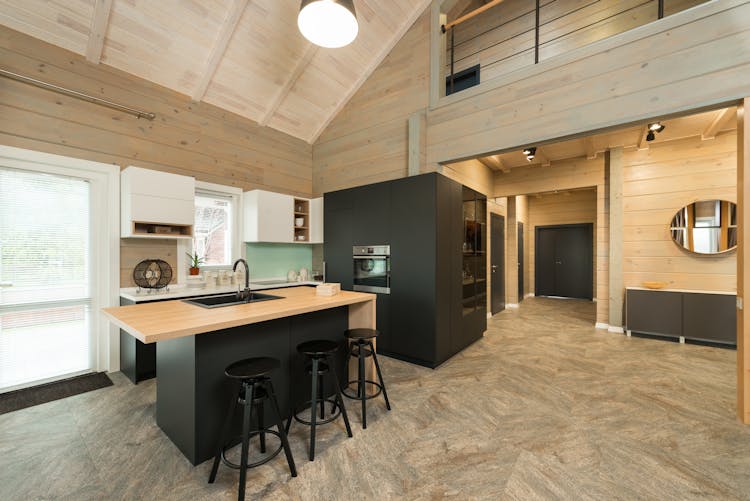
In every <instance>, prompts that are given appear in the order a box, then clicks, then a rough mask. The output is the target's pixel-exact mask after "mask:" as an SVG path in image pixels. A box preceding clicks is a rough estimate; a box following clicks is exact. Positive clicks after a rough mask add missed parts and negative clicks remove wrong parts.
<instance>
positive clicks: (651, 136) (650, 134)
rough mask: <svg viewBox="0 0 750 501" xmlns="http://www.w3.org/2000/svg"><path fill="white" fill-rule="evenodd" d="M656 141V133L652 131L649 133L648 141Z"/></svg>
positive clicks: (647, 135)
mask: <svg viewBox="0 0 750 501" xmlns="http://www.w3.org/2000/svg"><path fill="white" fill-rule="evenodd" d="M654 139H656V136H655V135H654V131H652V130H650V131H648V134H646V141H653V140H654Z"/></svg>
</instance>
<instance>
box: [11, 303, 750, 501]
mask: <svg viewBox="0 0 750 501" xmlns="http://www.w3.org/2000/svg"><path fill="white" fill-rule="evenodd" d="M593 323H594V307H593V304H592V303H590V302H587V301H575V300H567V301H566V300H553V299H541V298H530V299H527V300H526V301H524V302H523V304H522V306H521V308H520V310H507V311H505V312H502V313H500V314H499V315H496V316H495V317H494V318H493V319H492V320H490V321H489V325H488V331H487V333H486V335H485V337H484V338H483V339H482V340H481V341H479V342H477V343H475V344H474V345H472V346H471V347H469V348H468V349H466V350H465V351H463V352H462V353H460V354H459V355H457V356H455V357H453V358H452V359H451V360H449V361H448V362H446V363H445V364H443V365H442V366H441V367H439V368H438V369H436V370H434V371H433V370H430V369H425V368H422V367H417V366H413V365H410V364H407V363H404V362H400V361H397V360H393V359H389V358H386V357H383V358H382V365H383V370H384V373H385V374H384V375H385V378H386V383H387V384H388V390H389V396H390V397H391V402H392V405H393V410H392V411H391V412H390V413H387V412H386V411H385V406H384V405H383V404H382V401H372V402H373V404H372V405H371V406H370V413H369V415H368V429H367V430H362V429H361V427H360V426H359V411H358V408H357V406H355V405H354V403H353V402H349V404H350V405H349V406H348V407H349V409H350V418H351V420H352V424H353V428H354V438H351V439H349V438H347V437H346V435H345V433H344V431H343V424H342V423H341V422H340V421H338V422H336V423H334V424H331V425H328V426H325V427H321V428H320V429H319V441H318V445H317V454H316V460H315V462H313V463H310V462H308V461H307V456H306V446H307V442H306V438H307V433H306V432H307V429H306V428H305V427H303V426H301V425H295V426H293V428H292V434H291V442H292V448H293V452H294V456H295V459H296V461H297V466H298V469H299V477H297V478H295V479H290V477H289V473H288V470H287V469H286V464H285V462H284V459H283V455H280V456H278V457H277V458H276V459H274V460H273V461H272V462H271V463H270V464H268V465H266V466H264V467H261V468H256V469H253V470H250V472H249V473H248V482H247V494H248V499H261V498H268V499H343V500H350V499H441V498H456V499H462V500H464V499H524V500H527V499H576V500H579V499H599V500H601V499H627V500H632V499H655V500H656V499H658V500H667V499H704V498H710V499H750V426H743V425H741V424H740V423H739V422H738V421H737V419H736V417H735V409H734V405H735V352H734V351H732V350H725V349H718V348H709V347H702V346H691V345H679V344H675V343H669V342H663V341H655V340H649V339H639V338H627V337H625V336H622V335H616V334H610V333H606V332H603V331H597V330H595V329H594V328H593ZM112 379H113V380H114V381H115V386H113V387H110V388H105V389H101V390H97V391H94V392H91V393H86V394H83V395H78V396H75V397H71V398H68V399H65V400H60V401H56V402H50V403H48V404H44V405H41V406H37V407H33V408H29V409H24V410H21V411H17V412H13V413H10V414H5V415H2V416H0V499H2V500H28V499H71V500H77V501H78V500H87V499H107V500H110V499H154V500H157V499H158V500H167V499H191V500H193V499H233V498H236V495H237V494H236V489H237V478H238V473H237V472H236V471H235V470H230V469H228V468H221V469H220V470H219V475H218V478H217V482H216V483H215V484H213V485H209V484H207V483H206V480H207V478H208V473H209V469H210V462H206V463H204V464H201V465H199V466H198V467H193V466H191V465H190V463H189V462H188V461H187V460H186V459H185V458H184V457H183V456H182V455H181V454H180V452H179V451H178V450H177V448H176V447H175V446H174V445H172V443H171V442H170V441H169V440H168V439H167V438H166V437H165V436H164V435H163V434H162V433H161V431H160V430H159V428H158V427H157V426H156V422H155V416H154V400H155V393H156V392H155V389H156V386H155V385H156V382H155V381H154V380H151V381H147V382H145V383H141V384H139V385H137V386H134V385H132V384H131V383H130V382H129V381H128V380H127V379H126V378H125V377H124V376H123V375H122V374H120V373H116V374H113V375H112Z"/></svg>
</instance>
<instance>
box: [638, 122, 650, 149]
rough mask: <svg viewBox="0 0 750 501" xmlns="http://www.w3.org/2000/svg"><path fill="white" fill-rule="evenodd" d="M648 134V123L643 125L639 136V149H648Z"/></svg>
mask: <svg viewBox="0 0 750 501" xmlns="http://www.w3.org/2000/svg"><path fill="white" fill-rule="evenodd" d="M647 134H648V125H644V126H643V127H641V135H640V136H639V137H638V143H637V144H638V149H639V150H647V149H648V141H646V135H647Z"/></svg>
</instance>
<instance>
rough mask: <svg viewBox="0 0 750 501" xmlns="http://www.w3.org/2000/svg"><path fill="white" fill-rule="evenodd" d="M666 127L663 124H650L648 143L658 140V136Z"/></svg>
mask: <svg viewBox="0 0 750 501" xmlns="http://www.w3.org/2000/svg"><path fill="white" fill-rule="evenodd" d="M664 127H665V126H664V125H662V124H661V122H653V123H650V124H648V134H646V141H653V140H654V139H656V134H654V133H659V132H661V131H663V130H664Z"/></svg>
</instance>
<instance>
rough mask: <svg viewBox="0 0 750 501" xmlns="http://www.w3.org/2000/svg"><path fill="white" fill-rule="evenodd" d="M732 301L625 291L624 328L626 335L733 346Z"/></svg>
mask: <svg viewBox="0 0 750 501" xmlns="http://www.w3.org/2000/svg"><path fill="white" fill-rule="evenodd" d="M736 301H737V296H736V294H734V293H724V292H708V291H688V290H678V289H643V288H639V287H628V288H627V289H626V294H625V328H626V329H627V333H628V334H631V333H633V332H635V333H638V334H646V335H652V336H660V337H673V338H678V339H679V340H680V341H684V340H691V341H699V342H709V343H719V344H724V345H728V346H736V343H737V334H736V332H737V327H736V325H737V311H736V309H735V305H736Z"/></svg>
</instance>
